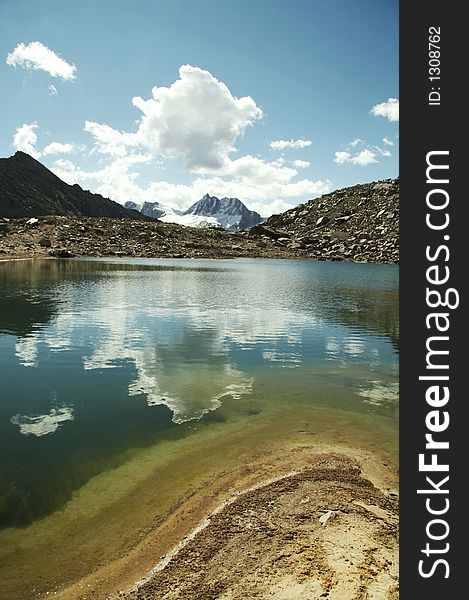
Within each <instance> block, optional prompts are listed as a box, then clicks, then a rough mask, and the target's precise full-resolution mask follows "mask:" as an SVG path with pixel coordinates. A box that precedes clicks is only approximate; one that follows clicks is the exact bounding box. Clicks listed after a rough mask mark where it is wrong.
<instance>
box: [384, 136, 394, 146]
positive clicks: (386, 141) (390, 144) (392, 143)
mask: <svg viewBox="0 0 469 600" xmlns="http://www.w3.org/2000/svg"><path fill="white" fill-rule="evenodd" d="M383 144H386V146H394V142H393V141H392V140H390V139H389V138H388V137H384V138H383Z"/></svg>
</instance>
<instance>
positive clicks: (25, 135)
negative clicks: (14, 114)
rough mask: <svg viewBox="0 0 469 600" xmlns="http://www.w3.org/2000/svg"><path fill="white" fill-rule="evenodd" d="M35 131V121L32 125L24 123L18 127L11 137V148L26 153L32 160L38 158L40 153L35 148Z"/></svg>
mask: <svg viewBox="0 0 469 600" xmlns="http://www.w3.org/2000/svg"><path fill="white" fill-rule="evenodd" d="M35 129H37V123H36V121H34V123H24V124H23V125H21V127H18V129H17V130H16V132H15V135H14V136H13V147H14V148H15V150H20V151H21V152H26V153H27V154H29V155H31V156H32V157H33V158H39V157H40V156H41V153H40V152H39V150H38V149H37V148H36V143H37V135H36V132H35V131H34V130H35Z"/></svg>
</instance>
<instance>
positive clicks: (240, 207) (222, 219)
mask: <svg viewBox="0 0 469 600" xmlns="http://www.w3.org/2000/svg"><path fill="white" fill-rule="evenodd" d="M184 214H185V215H199V216H203V217H213V218H215V219H216V220H217V221H218V222H219V223H220V225H221V226H222V227H224V228H225V229H235V230H237V229H249V228H250V227H252V226H253V225H257V224H259V223H262V222H263V221H264V219H263V218H262V217H261V216H260V214H259V213H257V212H255V211H253V210H249V209H248V208H247V207H246V206H245V205H244V204H243V202H241V200H239V199H238V198H226V197H224V198H221V199H220V198H218V197H217V196H210V194H205V195H204V196H203V197H202V199H201V200H199V201H198V202H196V203H195V204H193V205H192V206H190V207H189V208H188V209H187V210H186V211H185V213H184Z"/></svg>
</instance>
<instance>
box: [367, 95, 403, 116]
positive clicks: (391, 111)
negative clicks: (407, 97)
mask: <svg viewBox="0 0 469 600" xmlns="http://www.w3.org/2000/svg"><path fill="white" fill-rule="evenodd" d="M370 112H371V113H372V114H373V115H375V116H377V117H385V118H386V119H387V120H388V121H399V100H398V99H397V98H388V100H387V102H381V104H375V105H374V106H373V108H372V109H371V111H370Z"/></svg>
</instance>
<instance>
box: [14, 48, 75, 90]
mask: <svg viewBox="0 0 469 600" xmlns="http://www.w3.org/2000/svg"><path fill="white" fill-rule="evenodd" d="M6 62H7V65H10V66H12V67H15V68H16V67H22V68H23V69H28V70H36V71H45V72H46V73H49V75H51V77H59V78H60V79H63V80H64V81H67V80H72V79H75V78H76V74H75V73H76V70H77V68H76V66H75V65H74V64H70V63H68V62H67V61H66V60H64V59H63V58H61V57H60V56H59V55H58V54H56V53H55V52H54V51H53V50H51V49H50V48H48V47H47V46H44V44H41V42H31V43H30V44H27V45H26V44H23V43H20V44H18V45H17V46H16V48H15V49H14V50H13V52H10V53H9V54H8V56H7V60H6Z"/></svg>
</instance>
